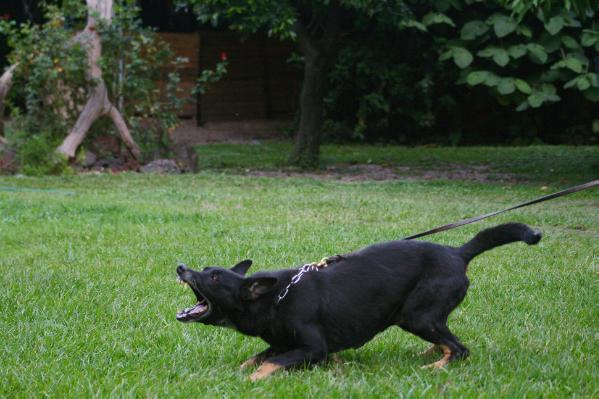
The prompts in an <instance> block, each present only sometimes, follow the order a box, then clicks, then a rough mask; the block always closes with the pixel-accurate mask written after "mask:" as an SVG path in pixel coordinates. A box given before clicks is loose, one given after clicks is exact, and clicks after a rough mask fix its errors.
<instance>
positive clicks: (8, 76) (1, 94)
mask: <svg viewBox="0 0 599 399" xmlns="http://www.w3.org/2000/svg"><path fill="white" fill-rule="evenodd" d="M17 65H18V64H15V65H12V66H11V67H10V68H8V69H7V70H6V71H5V72H4V73H3V74H2V77H0V145H7V144H8V143H7V141H6V139H5V138H4V99H5V98H6V95H7V94H8V92H9V90H10V86H12V77H13V74H14V71H15V68H16V67H17Z"/></svg>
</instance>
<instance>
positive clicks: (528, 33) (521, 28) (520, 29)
mask: <svg viewBox="0 0 599 399" xmlns="http://www.w3.org/2000/svg"><path fill="white" fill-rule="evenodd" d="M516 33H518V34H519V35H522V36H524V37H527V38H529V39H530V38H532V30H530V28H529V27H528V26H526V25H522V24H520V25H518V26H517V27H516Z"/></svg>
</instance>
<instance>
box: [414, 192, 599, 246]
mask: <svg viewBox="0 0 599 399" xmlns="http://www.w3.org/2000/svg"><path fill="white" fill-rule="evenodd" d="M597 185H599V180H593V181H590V182H588V183H584V184H580V185H578V186H574V187H570V188H567V189H565V190H562V191H558V192H557V193H553V194H548V195H544V196H542V197H539V198H537V199H533V200H532V201H527V202H523V203H522V204H518V205H516V206H512V207H509V208H507V209H503V210H501V211H495V212H491V213H487V214H485V215H480V216H475V217H471V218H468V219H464V220H461V221H459V222H455V223H450V224H446V225H444V226H439V227H435V228H434V229H431V230H427V231H425V232H422V233H418V234H414V235H411V236H409V237H405V238H403V240H412V239H414V238H418V237H424V236H428V235H431V234H435V233H440V232H441V231H446V230H451V229H454V228H456V227H460V226H464V225H466V224H470V223H474V222H478V221H479V220H483V219H486V218H490V217H491V216H495V215H499V214H500V213H503V212H507V211H511V210H514V209H518V208H522V207H525V206H528V205H532V204H538V203H539V202H543V201H549V200H550V199H554V198H557V197H561V196H563V195H568V194H572V193H575V192H577V191H582V190H586V189H587V188H591V187H595V186H597Z"/></svg>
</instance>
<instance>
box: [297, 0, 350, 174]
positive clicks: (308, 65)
mask: <svg viewBox="0 0 599 399" xmlns="http://www.w3.org/2000/svg"><path fill="white" fill-rule="evenodd" d="M341 20H342V7H341V5H340V3H339V1H335V0H332V1H331V2H330V5H329V12H328V14H327V15H326V16H325V17H324V18H322V19H321V18H319V17H318V14H317V13H312V14H311V17H310V18H307V17H305V18H303V17H301V16H300V17H298V20H297V21H296V23H295V26H294V29H295V32H296V34H297V37H298V42H299V45H300V48H301V50H302V53H303V54H304V62H305V64H304V81H303V82H302V91H301V94H300V122H299V127H298V131H297V134H296V137H295V146H294V148H293V152H292V153H291V157H290V158H289V161H290V163H292V164H296V165H298V166H301V167H315V166H318V158H319V153H320V131H321V129H322V120H323V113H324V107H323V103H324V100H323V97H324V95H325V93H326V83H327V74H328V72H329V69H330V68H331V66H332V64H333V62H334V60H335V55H336V53H337V48H338V47H339V43H340V36H341ZM306 21H308V22H307V23H306Z"/></svg>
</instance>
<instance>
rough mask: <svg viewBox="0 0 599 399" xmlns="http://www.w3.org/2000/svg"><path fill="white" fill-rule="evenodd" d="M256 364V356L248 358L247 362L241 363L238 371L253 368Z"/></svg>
mask: <svg viewBox="0 0 599 399" xmlns="http://www.w3.org/2000/svg"><path fill="white" fill-rule="evenodd" d="M258 363H259V362H258V357H257V356H252V357H250V358H249V359H248V360H246V361H245V362H243V363H241V366H239V369H240V370H245V369H249V368H250V367H253V366H255V365H257V364H258Z"/></svg>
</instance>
